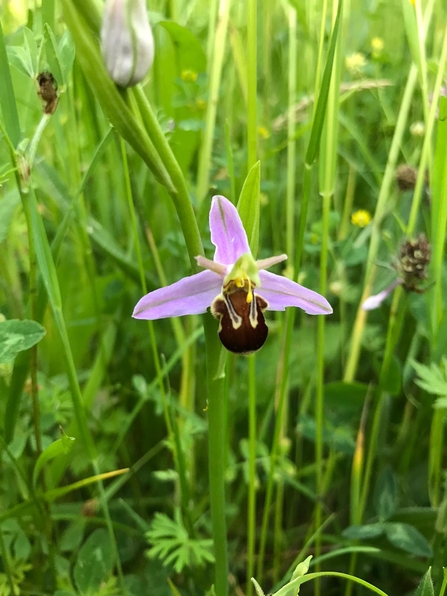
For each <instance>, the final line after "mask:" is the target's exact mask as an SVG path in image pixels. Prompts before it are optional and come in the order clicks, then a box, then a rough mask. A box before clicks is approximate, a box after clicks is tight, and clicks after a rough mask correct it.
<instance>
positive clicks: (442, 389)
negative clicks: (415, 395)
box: [411, 357, 447, 408]
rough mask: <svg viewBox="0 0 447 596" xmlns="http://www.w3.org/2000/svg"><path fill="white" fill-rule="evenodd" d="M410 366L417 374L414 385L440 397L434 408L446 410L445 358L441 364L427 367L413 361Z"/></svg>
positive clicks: (432, 364) (446, 371) (446, 368)
mask: <svg viewBox="0 0 447 596" xmlns="http://www.w3.org/2000/svg"><path fill="white" fill-rule="evenodd" d="M411 365H412V367H413V368H414V370H415V371H416V372H417V374H418V377H419V378H418V379H416V383H417V384H418V385H419V387H421V388H422V389H424V391H427V393H430V394H431V395H438V396H440V397H439V398H438V399H437V400H436V401H435V403H434V404H433V405H434V407H435V408H447V358H445V357H443V358H442V359H441V363H440V364H439V365H438V364H435V363H434V362H432V363H431V364H430V365H429V366H427V365H425V364H420V363H419V362H416V361H415V360H412V361H411Z"/></svg>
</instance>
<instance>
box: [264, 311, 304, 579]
mask: <svg viewBox="0 0 447 596" xmlns="http://www.w3.org/2000/svg"><path fill="white" fill-rule="evenodd" d="M294 312H295V311H294V310H288V311H287V312H286V323H285V325H284V327H285V329H286V334H285V338H284V354H287V355H289V354H290V347H291V344H292V336H293V317H294ZM290 319H292V321H290ZM284 367H285V370H284V374H283V375H282V378H281V387H280V392H279V399H278V404H277V409H276V419H275V428H274V431H273V441H272V447H271V451H270V458H269V475H268V479H267V490H266V496H265V502H264V509H263V513H262V525H261V537H260V541H259V553H258V564H257V567H256V577H257V578H258V581H262V577H263V575H264V569H263V566H264V557H265V548H266V545H267V535H268V522H269V517H270V507H271V504H272V496H273V488H274V473H275V466H276V458H277V455H278V450H279V437H280V435H281V429H282V424H283V409H284V407H285V401H286V393H287V391H286V389H287V380H288V367H289V359H288V357H287V358H284Z"/></svg>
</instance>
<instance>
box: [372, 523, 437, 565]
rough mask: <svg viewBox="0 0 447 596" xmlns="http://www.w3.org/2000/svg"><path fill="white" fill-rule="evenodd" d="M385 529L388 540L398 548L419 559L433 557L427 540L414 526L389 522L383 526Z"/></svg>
mask: <svg viewBox="0 0 447 596" xmlns="http://www.w3.org/2000/svg"><path fill="white" fill-rule="evenodd" d="M383 528H384V530H385V533H386V536H387V538H388V540H389V541H390V542H391V544H393V545H394V546H396V547H397V548H400V549H402V550H404V551H406V552H407V553H411V554H412V555H417V556H419V557H432V556H433V551H432V549H431V546H430V545H429V543H428V541H427V539H426V538H425V536H423V535H422V534H421V533H420V532H419V530H416V528H415V527H414V526H410V525H409V524H401V523H390V522H387V523H384V524H383Z"/></svg>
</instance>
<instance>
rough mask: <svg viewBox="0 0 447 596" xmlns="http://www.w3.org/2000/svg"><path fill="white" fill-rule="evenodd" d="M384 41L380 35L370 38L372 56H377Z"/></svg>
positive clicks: (381, 49) (383, 45) (380, 52)
mask: <svg viewBox="0 0 447 596" xmlns="http://www.w3.org/2000/svg"><path fill="white" fill-rule="evenodd" d="M384 47H385V42H384V41H383V39H382V38H381V37H373V38H372V39H371V50H372V55H373V58H379V57H380V56H381V54H382V51H383V48H384Z"/></svg>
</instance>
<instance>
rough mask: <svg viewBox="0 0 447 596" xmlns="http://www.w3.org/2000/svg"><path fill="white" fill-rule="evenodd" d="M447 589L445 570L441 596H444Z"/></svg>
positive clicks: (446, 569) (446, 572) (440, 591)
mask: <svg viewBox="0 0 447 596" xmlns="http://www.w3.org/2000/svg"><path fill="white" fill-rule="evenodd" d="M446 589H447V568H444V579H443V580H442V586H441V589H440V590H439V596H444V594H445V592H446Z"/></svg>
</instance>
